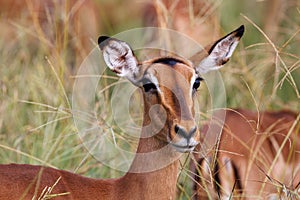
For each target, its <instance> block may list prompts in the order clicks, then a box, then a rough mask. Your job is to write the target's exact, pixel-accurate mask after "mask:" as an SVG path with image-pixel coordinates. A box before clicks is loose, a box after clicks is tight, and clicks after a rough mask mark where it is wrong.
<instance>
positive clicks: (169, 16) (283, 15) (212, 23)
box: [0, 0, 300, 199]
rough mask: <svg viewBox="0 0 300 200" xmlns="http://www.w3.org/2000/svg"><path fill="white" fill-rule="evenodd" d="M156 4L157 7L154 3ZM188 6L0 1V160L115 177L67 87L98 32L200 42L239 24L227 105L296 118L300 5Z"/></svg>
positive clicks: (265, 1) (229, 2)
mask: <svg viewBox="0 0 300 200" xmlns="http://www.w3.org/2000/svg"><path fill="white" fill-rule="evenodd" d="M155 2H156V3H158V7H153V5H152V6H151V4H152V3H155ZM163 2H167V4H166V5H165V6H163ZM170 2H173V3H175V4H176V3H178V2H179V3H185V5H188V6H186V7H184V6H182V7H181V8H182V9H185V11H186V13H188V14H185V15H184V16H181V14H182V13H181V11H180V12H178V13H176V11H174V9H176V6H173V7H172V5H174V4H172V5H171V4H170ZM194 2H197V1H196V0H194V1H193V0H178V1H176V0H175V1H142V0H79V1H75V0H70V1H67V0H47V1H38V0H26V1H17V0H13V1H6V0H0V16H1V21H0V26H1V30H0V75H1V76H0V77H1V78H0V163H12V162H14V163H30V164H39V165H48V166H53V167H57V168H60V169H65V170H69V171H74V172H76V173H79V174H82V175H85V176H90V177H115V176H118V175H119V173H117V172H115V171H112V170H110V169H109V168H107V167H105V166H102V164H101V163H99V162H97V160H95V159H94V158H93V157H92V156H91V155H90V154H89V153H88V151H87V150H86V149H85V148H84V146H83V145H82V143H81V141H80V138H79V137H78V135H77V130H76V127H75V126H74V124H73V119H72V108H71V97H72V89H73V88H72V87H73V83H74V80H75V78H74V77H75V75H76V72H77V70H78V68H79V66H80V64H81V62H82V61H83V59H84V58H85V56H86V55H87V54H88V53H89V52H90V51H91V50H92V49H93V48H94V47H95V46H96V41H97V38H98V36H99V35H114V34H116V33H119V32H122V31H125V30H129V29H132V28H137V27H143V26H154V25H159V26H162V27H166V28H175V29H176V30H179V31H181V32H183V33H185V34H188V35H189V36H191V37H192V38H193V39H195V40H196V41H198V42H200V43H201V44H203V45H206V44H209V43H210V42H212V41H213V40H216V39H218V37H219V36H220V35H224V34H225V33H228V32H230V31H232V30H234V29H235V28H237V27H238V26H239V25H241V24H244V25H245V27H246V32H245V35H244V37H243V38H242V41H241V43H240V44H239V46H238V49H237V50H236V52H235V54H234V56H233V58H232V60H231V61H230V62H229V63H228V64H227V65H226V67H225V68H224V69H222V70H221V71H222V76H223V81H224V83H225V87H226V93H227V94H226V98H227V106H228V107H229V108H236V107H240V108H247V109H252V110H280V109H288V110H293V111H295V112H299V109H300V94H299V93H300V69H299V68H300V49H299V44H300V34H299V32H300V1H299V0H286V1H284V0H256V1H255V0H249V1H240V0H226V1H225V0H224V1H222V0H217V1H207V2H205V3H204V4H202V1H199V2H201V4H199V7H197V6H198V4H197V3H194ZM207 5H208V6H207ZM201 6H202V7H201ZM172 9H173V10H172ZM191 10H192V12H191ZM156 12H157V13H156ZM155 13H156V14H157V15H158V17H157V19H155ZM183 13H184V12H183ZM191 13H192V14H191ZM195 13H196V14H195ZM176 15H177V16H176ZM186 16H188V17H186ZM177 17H178V18H177ZM180 17H181V18H180ZM172 20H173V21H172ZM182 20H183V22H186V23H187V24H188V27H184V26H185V24H180V22H182ZM177 22H178V23H177ZM200 29H204V30H200ZM206 30H209V31H210V32H207V31H206ZM107 84H109V83H107ZM201 90H203V93H204V95H203V96H201ZM201 90H200V95H199V96H201V97H199V98H201V99H203V102H205V103H206V102H207V103H209V100H208V99H207V98H208V97H209V96H208V94H205V86H202V89H201ZM107 101H109V99H107ZM205 103H204V104H205ZM101 105H104V103H103V102H102V103H101V102H100V104H98V106H101ZM183 179H184V180H181V182H180V183H179V184H178V187H179V188H181V189H180V191H182V192H181V193H180V195H179V196H180V197H179V199H188V198H189V196H190V194H189V192H188V191H189V190H185V187H187V185H188V183H185V181H188V179H189V177H188V176H187V177H184V178H183Z"/></svg>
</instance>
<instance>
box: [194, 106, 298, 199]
mask: <svg viewBox="0 0 300 200" xmlns="http://www.w3.org/2000/svg"><path fill="white" fill-rule="evenodd" d="M299 118H300V115H299V113H298V114H295V113H292V112H288V111H280V112H262V113H256V112H251V111H247V110H228V111H226V120H225V125H224V128H223V131H222V135H221V137H220V143H219V148H218V149H217V151H216V159H215V158H213V157H214V156H213V155H212V156H211V157H208V158H199V159H198V162H199V165H198V170H197V171H196V173H197V174H198V175H197V176H196V180H197V181H196V185H195V189H196V199H199V200H200V199H230V198H233V199H266V198H268V199H299V197H300V190H299V189H300V188H299V187H300V185H299V184H300V126H299ZM213 126H218V125H217V124H214V125H213ZM207 128H208V126H204V128H203V132H204V133H205V132H206V131H207V130H208V129H207ZM206 134H209V132H208V133H206ZM196 156H197V155H196Z"/></svg>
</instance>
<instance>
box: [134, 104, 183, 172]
mask: <svg viewBox="0 0 300 200" xmlns="http://www.w3.org/2000/svg"><path fill="white" fill-rule="evenodd" d="M144 105H145V106H144V109H145V112H144V121H143V128H142V133H141V138H140V140H139V145H138V148H137V152H136V156H135V158H134V161H133V163H132V165H131V167H130V172H134V173H141V172H142V173H143V172H152V171H157V170H159V169H163V168H165V167H167V166H168V165H172V164H177V160H178V158H179V156H180V155H181V153H178V152H177V151H176V150H175V149H174V148H173V147H172V146H171V145H170V144H168V142H167V139H166V138H167V134H168V131H169V127H168V125H167V122H164V123H162V122H161V121H165V120H160V119H154V118H155V117H153V116H152V117H150V116H149V113H150V112H149V110H150V109H149V108H150V107H151V105H149V104H147V102H144ZM158 127H160V128H158Z"/></svg>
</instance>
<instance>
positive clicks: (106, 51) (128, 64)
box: [98, 36, 139, 83]
mask: <svg viewBox="0 0 300 200" xmlns="http://www.w3.org/2000/svg"><path fill="white" fill-rule="evenodd" d="M98 45H99V47H100V49H101V51H102V53H103V58H104V61H105V63H106V65H107V66H108V67H109V68H110V69H111V70H112V71H113V72H115V73H116V74H117V75H118V76H120V77H125V78H127V79H128V80H130V81H131V82H133V83H135V82H136V81H135V78H136V77H137V75H138V73H139V68H138V62H137V59H136V57H135V56H134V54H133V51H132V50H131V48H130V46H129V45H128V44H127V43H126V42H123V41H120V40H117V39H115V38H110V37H107V36H100V37H99V38H98Z"/></svg>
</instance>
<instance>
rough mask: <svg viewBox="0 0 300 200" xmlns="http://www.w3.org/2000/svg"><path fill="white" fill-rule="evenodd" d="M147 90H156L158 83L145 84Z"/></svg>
mask: <svg viewBox="0 0 300 200" xmlns="http://www.w3.org/2000/svg"><path fill="white" fill-rule="evenodd" d="M143 88H144V90H145V92H149V91H153V90H156V85H155V84H154V83H145V84H144V85H143Z"/></svg>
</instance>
